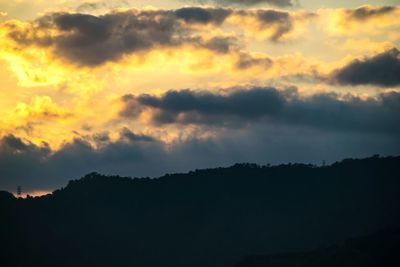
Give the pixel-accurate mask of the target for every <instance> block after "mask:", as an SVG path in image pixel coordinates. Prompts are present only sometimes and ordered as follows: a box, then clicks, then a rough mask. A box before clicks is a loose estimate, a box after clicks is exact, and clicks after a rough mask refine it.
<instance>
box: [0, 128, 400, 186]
mask: <svg viewBox="0 0 400 267" xmlns="http://www.w3.org/2000/svg"><path fill="white" fill-rule="evenodd" d="M121 131H125V132H126V133H127V132H128V131H130V132H131V133H132V134H133V135H134V138H129V137H126V136H124V134H123V133H120V134H121V136H120V138H118V139H116V140H111V139H109V138H104V136H106V134H102V135H103V137H102V138H101V140H102V141H101V144H100V145H99V144H93V141H94V140H95V139H96V140H98V137H96V138H95V137H80V138H76V139H74V140H72V141H71V142H68V143H65V144H64V145H63V146H62V147H61V148H60V149H58V150H52V149H50V148H49V146H48V145H47V144H46V143H42V144H38V145H35V144H32V143H30V142H29V141H27V140H23V139H21V138H19V137H17V136H14V135H8V136H4V137H2V138H0V169H1V170H2V171H1V173H0V189H2V190H4V189H5V190H10V191H13V190H15V189H16V187H17V186H18V185H20V186H22V188H23V190H24V192H29V191H35V190H42V191H47V190H53V189H56V188H60V187H61V186H65V185H66V183H67V181H68V180H70V179H77V178H79V177H82V176H83V175H84V174H87V173H89V172H93V171H97V172H101V173H104V174H119V175H124V176H131V177H145V176H147V177H148V176H151V177H157V176H160V175H163V174H165V173H171V172H182V171H189V170H193V169H196V168H197V169H199V168H207V167H220V166H227V165H232V164H234V163H237V162H255V163H259V164H266V163H272V164H278V163H287V162H303V163H317V164H320V163H321V161H322V160H323V159H324V160H326V161H327V162H328V163H331V162H333V161H335V160H340V159H343V158H345V157H365V156H371V155H373V154H376V153H380V154H381V155H390V154H392V155H393V154H398V153H399V152H400V144H399V142H398V136H391V135H385V134H379V133H370V132H350V133H348V132H347V133H341V132H330V131H320V130H318V129H314V128H309V127H303V126H301V125H295V124H293V125H279V124H257V125H253V126H252V127H241V128H238V129H231V128H221V129H218V130H217V131H213V133H214V134H213V135H212V136H210V137H205V138H203V137H200V135H193V136H190V137H188V138H186V139H179V140H176V141H174V142H172V143H165V142H162V141H160V140H157V139H156V138H154V137H150V138H145V136H144V135H142V134H136V133H133V132H132V131H131V130H121ZM128 136H130V134H128ZM136 136H141V137H140V138H137V137H136ZM143 137H144V138H143Z"/></svg>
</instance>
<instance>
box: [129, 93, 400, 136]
mask: <svg viewBox="0 0 400 267" xmlns="http://www.w3.org/2000/svg"><path fill="white" fill-rule="evenodd" d="M133 99H134V102H133ZM127 100H128V101H127ZM123 101H124V102H125V108H124V109H123V110H122V111H121V116H123V117H129V116H131V115H132V116H135V115H136V116H137V113H132V112H130V111H131V110H132V109H133V107H131V105H134V106H135V108H136V109H137V110H144V109H146V108H147V109H150V110H152V114H153V121H154V123H156V124H168V123H178V124H200V125H217V126H218V125H219V126H229V127H235V126H237V125H243V124H249V123H268V124H269V123H273V124H277V123H278V124H288V125H293V124H294V125H304V126H308V127H315V128H318V129H322V130H335V131H344V132H346V131H347V132H348V131H358V132H363V131H366V132H383V133H387V134H393V135H395V134H400V94H399V93H396V92H392V93H386V94H380V95H379V96H378V97H377V99H375V98H368V99H361V98H358V97H355V96H341V95H337V94H334V93H322V94H316V95H313V96H310V97H301V96H300V95H299V94H298V92H297V90H296V89H294V88H290V89H286V90H277V89H275V88H252V89H249V90H238V91H234V92H232V93H230V94H214V93H211V92H206V91H205V92H196V91H191V90H183V91H169V92H167V93H166V94H164V95H162V96H153V95H139V96H137V97H134V96H125V97H124V98H123Z"/></svg>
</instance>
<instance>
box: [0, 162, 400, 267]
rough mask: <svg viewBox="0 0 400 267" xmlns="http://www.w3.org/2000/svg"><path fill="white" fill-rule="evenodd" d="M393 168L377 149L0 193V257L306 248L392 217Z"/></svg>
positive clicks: (188, 256)
mask: <svg viewBox="0 0 400 267" xmlns="http://www.w3.org/2000/svg"><path fill="white" fill-rule="evenodd" d="M399 173H400V157H386V158H380V157H377V156H375V157H371V158H367V159H347V160H344V161H341V162H338V163H335V164H333V165H331V166H324V167H316V166H312V165H303V164H286V165H279V166H258V165H255V164H236V165H234V166H232V167H228V168H217V169H206V170H196V171H193V172H190V173H187V174H172V175H165V176H163V177H160V178H157V179H148V178H141V179H138V178H136V179H131V178H126V177H119V176H103V175H100V174H97V173H91V174H88V175H86V176H85V177H83V178H81V179H79V180H74V181H71V182H69V184H68V185H67V186H66V187H65V188H62V189H60V190H56V191H55V192H54V193H53V194H51V195H47V196H43V197H38V198H28V199H16V198H14V197H12V196H11V195H10V194H8V193H6V192H0V217H1V220H0V237H1V245H0V251H1V254H2V255H1V266H4V267H7V266H77V267H80V266H136V267H187V266H191V267H206V266H207V267H225V266H227V267H231V266H234V265H235V264H237V263H238V262H240V261H241V260H242V259H243V258H244V257H246V256H249V255H266V254H270V253H277V252H288V251H290V252H293V251H294V252H295V251H312V250H313V249H316V248H319V247H321V246H326V245H331V244H336V243H338V242H339V243H340V242H343V241H344V240H346V239H348V238H351V237H356V236H362V235H368V234H371V233H374V232H376V231H379V230H381V229H384V228H386V227H390V226H400V212H399V210H400V176H399ZM240 266H247V265H240ZM248 266H252V265H248ZM260 266H261V265H260ZM263 266H264V265H263ZM268 266H269V265H268ZM271 266H275V265H271ZM284 266H286V265H284ZM288 266H292V265H288ZM257 267H258V266H257Z"/></svg>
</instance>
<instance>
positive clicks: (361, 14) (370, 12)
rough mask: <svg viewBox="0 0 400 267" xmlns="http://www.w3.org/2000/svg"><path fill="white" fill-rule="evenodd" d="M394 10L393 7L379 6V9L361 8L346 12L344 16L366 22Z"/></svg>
mask: <svg viewBox="0 0 400 267" xmlns="http://www.w3.org/2000/svg"><path fill="white" fill-rule="evenodd" d="M396 9H397V8H396V7H394V6H381V7H372V6H362V7H359V8H356V9H350V10H346V14H347V16H348V17H349V18H351V19H356V20H367V19H369V18H372V17H379V16H383V15H386V14H389V13H392V12H393V11H395V10H396Z"/></svg>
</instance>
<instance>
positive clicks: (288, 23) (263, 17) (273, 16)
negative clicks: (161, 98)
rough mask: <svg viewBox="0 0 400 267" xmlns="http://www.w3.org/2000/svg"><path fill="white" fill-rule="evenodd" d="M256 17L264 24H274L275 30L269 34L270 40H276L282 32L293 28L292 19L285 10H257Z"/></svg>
mask: <svg viewBox="0 0 400 267" xmlns="http://www.w3.org/2000/svg"><path fill="white" fill-rule="evenodd" d="M257 17H258V19H259V21H261V22H262V23H263V24H264V25H266V26H269V25H271V24H272V25H276V31H275V33H274V34H273V35H272V36H271V40H273V41H278V40H279V39H280V38H281V37H282V36H283V35H284V34H286V33H288V32H290V31H291V30H292V28H293V22H292V19H291V17H290V15H289V13H287V12H283V11H275V10H260V11H257Z"/></svg>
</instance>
